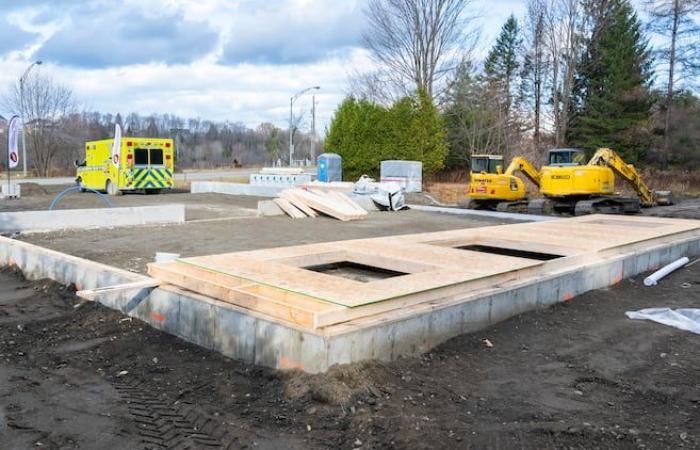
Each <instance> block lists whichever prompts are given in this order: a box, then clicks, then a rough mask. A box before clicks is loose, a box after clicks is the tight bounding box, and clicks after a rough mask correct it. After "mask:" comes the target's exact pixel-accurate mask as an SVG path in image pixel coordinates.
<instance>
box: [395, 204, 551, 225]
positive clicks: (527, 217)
mask: <svg viewBox="0 0 700 450" xmlns="http://www.w3.org/2000/svg"><path fill="white" fill-rule="evenodd" d="M408 207H409V208H411V209H415V210H416V211H428V212H436V213H442V214H455V215H458V216H479V217H490V218H492V219H506V220H521V221H523V222H549V221H551V220H557V219H559V218H560V217H557V216H538V215H535V214H520V213H506V212H498V211H484V210H480V209H464V208H448V207H443V206H426V205H408Z"/></svg>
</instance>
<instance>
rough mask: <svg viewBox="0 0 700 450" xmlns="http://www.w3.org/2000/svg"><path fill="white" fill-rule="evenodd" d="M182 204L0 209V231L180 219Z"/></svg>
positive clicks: (39, 229)
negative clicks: (43, 209) (57, 208)
mask: <svg viewBox="0 0 700 450" xmlns="http://www.w3.org/2000/svg"><path fill="white" fill-rule="evenodd" d="M184 221H185V205H183V204H169V205H157V206H135V207H128V208H96V209H61V210H54V211H17V212H4V213H0V233H14V232H20V233H27V232H45V231H55V230H65V229H71V228H72V229H75V228H107V227H110V228H111V227H125V226H134V225H155V224H164V223H183V222H184Z"/></svg>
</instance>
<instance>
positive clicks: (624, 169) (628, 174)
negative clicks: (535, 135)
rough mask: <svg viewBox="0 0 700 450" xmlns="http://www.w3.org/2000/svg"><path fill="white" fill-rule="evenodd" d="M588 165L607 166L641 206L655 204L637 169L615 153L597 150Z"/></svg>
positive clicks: (608, 150)
mask: <svg viewBox="0 0 700 450" xmlns="http://www.w3.org/2000/svg"><path fill="white" fill-rule="evenodd" d="M511 165H512V164H511ZM588 165H589V166H594V165H607V166H608V167H610V168H611V169H612V170H613V172H615V173H617V174H618V175H620V176H621V177H622V178H624V179H625V180H626V181H627V182H628V183H629V184H630V185H631V186H632V188H633V189H634V190H635V192H636V193H637V195H638V196H639V199H640V200H641V203H642V205H643V206H654V205H656V204H657V201H656V196H655V195H654V193H653V192H652V191H651V189H649V187H648V186H647V185H646V183H644V181H643V180H642V178H641V177H640V176H639V173H638V172H637V169H635V168H634V166H633V165H632V164H627V163H626V162H625V161H624V160H623V159H622V158H621V157H620V155H618V154H617V153H616V152H615V151H613V150H611V149H609V148H601V149H598V151H597V152H596V153H595V155H593V158H591V160H590V161H589V162H588Z"/></svg>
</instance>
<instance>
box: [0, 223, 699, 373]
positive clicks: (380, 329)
mask: <svg viewBox="0 0 700 450" xmlns="http://www.w3.org/2000/svg"><path fill="white" fill-rule="evenodd" d="M697 255H700V236H698V234H697V233H692V234H686V235H685V236H683V237H678V238H677V239H676V240H675V241H672V242H666V243H658V244H656V245H655V246H651V247H648V248H644V249H630V250H629V252H628V253H623V254H616V255H614V256H609V257H607V258H603V259H602V260H599V261H598V262H596V263H594V264H590V265H588V266H586V267H584V268H577V269H565V270H562V271H560V272H558V273H554V274H551V275H548V276H547V277H542V278H540V279H537V280H534V281H533V280H526V281H520V282H517V283H513V284H509V285H507V286H502V287H495V288H493V289H491V290H490V291H487V292H483V293H480V294H479V296H478V297H477V296H476V295H475V296H474V297H473V298H469V299H464V300H465V301H462V302H461V303H455V302H453V303H452V304H446V305H425V306H424V310H422V311H418V312H416V311H415V310H411V311H409V310H406V309H404V310H399V311H397V312H396V314H395V316H394V318H393V319H392V320H390V321H386V320H384V321H379V320H378V321H377V323H375V324H374V325H370V326H367V327H364V328H362V329H354V328H352V327H351V326H346V325H343V324H340V325H337V326H335V327H332V328H330V329H328V330H326V331H325V333H323V334H316V333H312V332H309V331H306V330H301V329H296V328H293V327H290V326H288V325H283V324H280V323H278V322H275V321H273V320H271V319H269V318H266V317H264V316H261V315H256V314H254V313H251V312H250V311H247V310H244V309H242V308H238V307H236V306H233V305H230V304H227V303H223V302H220V301H217V300H213V299H210V298H207V297H203V296H200V295H197V294H194V293H190V292H187V291H182V290H171V289H167V290H166V289H163V288H157V289H152V288H140V287H135V288H133V289H125V290H120V291H110V292H106V293H105V294H104V295H101V296H99V297H98V301H99V302H100V303H103V304H105V305H106V306H108V307H110V308H114V309H118V310H121V311H123V312H124V313H126V314H128V315H130V316H133V317H136V318H138V319H141V320H143V321H145V322H147V323H148V324H150V325H151V326H153V327H155V328H158V329H161V330H163V331H165V332H168V333H171V334H173V335H176V336H179V337H181V338H182V339H185V340H187V341H189V342H193V343H195V344H198V345H200V346H202V347H205V348H209V349H212V350H215V351H218V352H220V353H222V354H224V355H225V356H228V357H231V358H234V359H238V360H241V361H244V362H247V363H251V364H258V365H262V366H267V367H272V368H277V369H301V370H304V371H307V372H311V373H318V372H324V371H326V370H328V368H329V367H331V366H333V365H335V364H346V363H353V362H358V361H362V360H367V359H379V360H386V361H389V360H393V359H396V358H398V357H400V356H415V355H419V354H421V353H424V352H426V351H428V350H430V349H431V348H433V347H435V346H436V345H439V344H440V343H442V342H445V341H446V340H448V339H450V338H452V337H455V336H458V335H460V334H463V333H469V332H473V331H477V330H480V329H482V328H485V327H487V326H489V325H491V324H494V323H497V322H500V321H502V320H505V319H508V318H510V317H513V316H515V315H518V314H521V313H524V312H526V311H530V310H534V309H538V308H545V307H547V306H550V305H552V304H554V303H557V302H562V301H569V300H572V299H573V298H574V297H575V296H577V295H580V294H583V293H584V292H587V291H589V290H592V289H598V288H602V287H606V286H610V285H613V284H616V283H618V282H619V281H621V280H622V279H624V278H628V277H632V276H635V275H638V274H640V273H642V272H646V271H648V270H652V269H656V268H658V267H660V266H662V265H664V264H667V263H669V262H671V261H673V260H675V259H677V258H679V257H681V256H697ZM0 264H4V265H11V264H12V265H17V266H19V267H20V268H21V269H22V270H23V271H24V272H25V274H26V275H27V276H28V277H29V278H52V279H54V280H56V281H59V282H61V283H64V284H76V285H78V286H79V287H82V288H83V289H90V288H95V287H98V286H99V287H105V286H109V285H117V284H124V283H132V282H137V281H144V280H148V279H149V278H148V277H145V276H142V275H137V274H133V273H130V272H125V271H122V270H120V269H116V268H112V267H109V266H105V265H102V264H97V263H94V262H91V261H87V260H83V259H80V258H75V257H72V256H68V255H64V254H61V253H58V252H54V251H51V250H47V249H43V248H41V247H37V246H34V245H31V244H27V243H24V242H20V241H16V240H12V239H7V238H0ZM518 283H519V284H518Z"/></svg>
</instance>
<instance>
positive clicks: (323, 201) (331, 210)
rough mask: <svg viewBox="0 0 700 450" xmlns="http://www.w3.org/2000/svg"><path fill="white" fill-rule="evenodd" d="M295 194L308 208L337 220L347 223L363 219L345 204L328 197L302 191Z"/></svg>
mask: <svg viewBox="0 0 700 450" xmlns="http://www.w3.org/2000/svg"><path fill="white" fill-rule="evenodd" d="M295 194H296V195H297V196H298V197H299V198H300V199H301V200H302V201H304V203H306V205H308V206H309V207H311V208H313V209H315V210H316V211H318V212H321V213H323V214H325V215H327V216H331V217H334V218H336V219H338V220H341V221H349V220H357V219H360V218H362V217H364V216H360V215H359V214H358V213H357V212H356V211H353V210H352V209H351V208H349V207H348V206H346V205H345V204H343V203H340V202H338V200H337V199H335V198H332V197H330V196H328V195H323V194H319V193H313V192H309V191H303V190H298V191H295Z"/></svg>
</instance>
